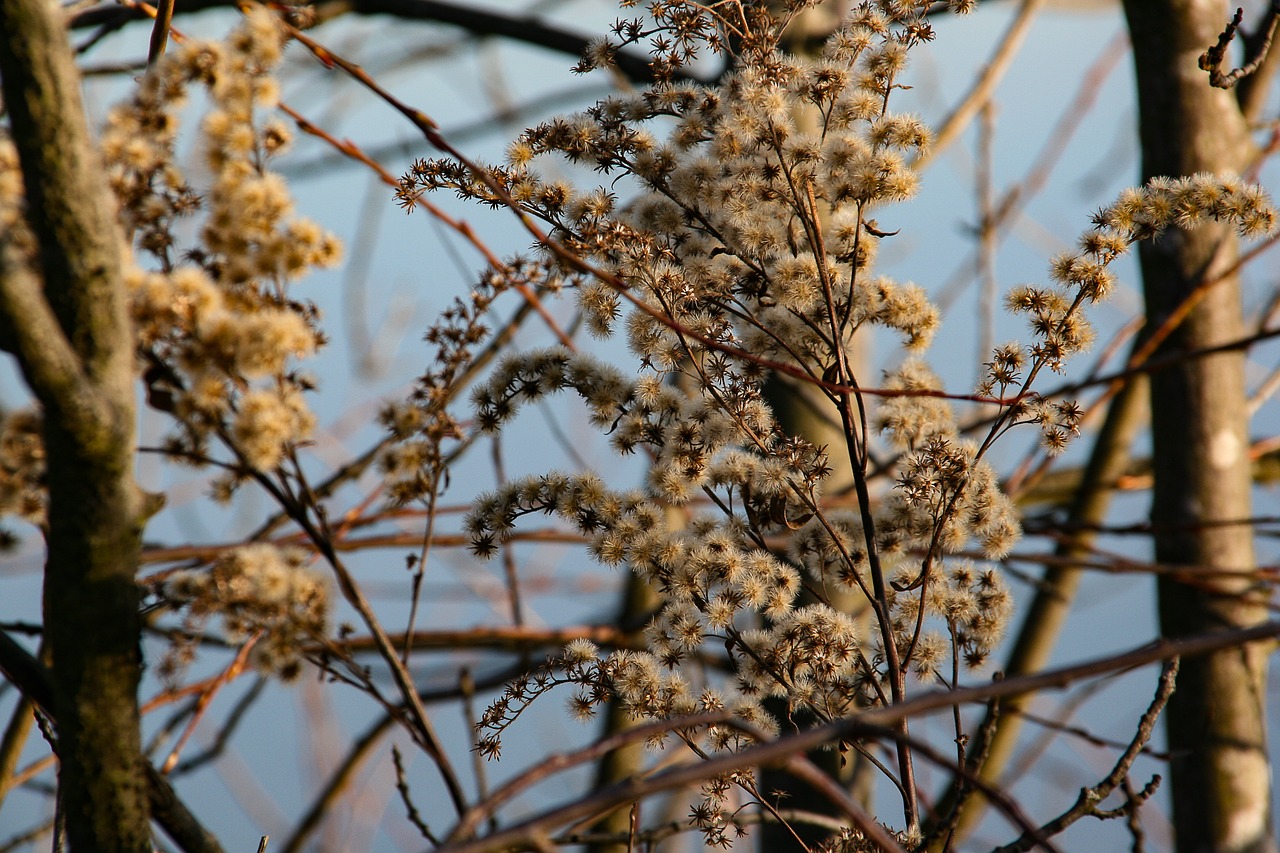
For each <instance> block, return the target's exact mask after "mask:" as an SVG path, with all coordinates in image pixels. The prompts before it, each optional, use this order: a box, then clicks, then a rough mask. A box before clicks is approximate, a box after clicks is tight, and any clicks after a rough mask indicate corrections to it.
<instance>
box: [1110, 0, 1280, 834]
mask: <svg viewBox="0 0 1280 853" xmlns="http://www.w3.org/2000/svg"><path fill="white" fill-rule="evenodd" d="M1125 13H1126V15H1127V17H1128V22H1129V31H1130V34H1131V37H1132V40H1133V53H1134V65H1135V69H1136V73H1137V81H1138V102H1139V116H1140V123H1141V130H1140V135H1141V142H1142V171H1143V178H1144V179H1147V178H1151V177H1154V176H1158V175H1169V176H1173V177H1178V176H1184V175H1191V174H1194V173H1196V172H1215V173H1223V172H1239V171H1240V170H1242V169H1243V168H1244V167H1245V165H1246V163H1247V158H1248V157H1249V155H1250V152H1251V145H1250V140H1249V135H1248V130H1247V127H1246V123H1245V121H1244V118H1243V116H1242V114H1241V111H1240V108H1239V106H1238V104H1237V102H1236V100H1235V98H1234V97H1233V96H1232V95H1231V94H1230V93H1228V92H1226V91H1222V90H1219V89H1213V88H1211V87H1210V86H1209V82H1208V79H1207V75H1206V74H1205V73H1204V72H1202V71H1200V70H1199V69H1198V68H1197V58H1198V57H1199V55H1200V54H1201V53H1202V52H1203V51H1204V50H1205V49H1206V48H1208V47H1209V46H1210V45H1212V44H1214V42H1215V41H1216V40H1217V37H1218V33H1219V32H1220V31H1221V30H1222V28H1223V26H1224V25H1225V24H1226V22H1227V20H1228V10H1227V8H1226V6H1225V5H1224V4H1222V3H1221V2H1216V0H1125ZM1237 255H1238V248H1237V242H1236V238H1235V235H1234V233H1233V232H1232V231H1231V229H1230V228H1228V227H1221V226H1216V225H1213V226H1206V227H1202V228H1198V229H1196V230H1194V231H1190V232H1185V231H1172V232H1170V233H1169V234H1167V235H1166V236H1165V237H1163V238H1162V239H1160V240H1157V241H1155V242H1148V243H1145V244H1144V245H1143V246H1142V248H1141V255H1140V257H1141V263H1142V277H1143V285H1144V291H1145V294H1146V306H1147V317H1148V323H1149V324H1153V325H1158V324H1160V323H1161V322H1163V321H1164V319H1165V318H1167V317H1168V316H1169V315H1170V313H1171V312H1172V311H1173V309H1174V308H1175V307H1176V306H1177V305H1179V304H1180V303H1181V302H1183V300H1185V299H1186V298H1187V296H1188V295H1189V294H1190V293H1191V292H1192V291H1193V290H1194V289H1195V288H1196V287H1197V286H1198V285H1199V284H1200V283H1201V282H1203V281H1205V280H1207V279H1210V278H1214V277H1216V276H1219V275H1221V274H1222V273H1223V272H1224V271H1225V270H1227V269H1229V268H1230V267H1231V265H1232V264H1233V263H1234V262H1235V261H1236V259H1237ZM1242 325H1243V324H1242V316H1241V305H1240V285H1239V281H1238V279H1237V278H1236V277H1235V276H1234V275H1232V276H1228V277H1226V278H1225V279H1224V280H1223V281H1222V282H1220V283H1219V284H1217V285H1215V286H1214V287H1213V288H1212V289H1211V290H1210V291H1209V292H1208V294H1207V295H1206V296H1205V297H1204V299H1203V300H1202V301H1201V302H1200V303H1199V305H1198V306H1197V308H1196V309H1195V311H1193V312H1192V313H1191V315H1190V316H1189V317H1188V318H1187V320H1186V321H1185V322H1184V323H1183V324H1182V325H1181V327H1180V328H1179V329H1178V331H1177V332H1175V333H1174V334H1173V335H1172V336H1171V337H1170V338H1169V339H1168V341H1167V342H1166V343H1165V344H1164V346H1163V347H1162V349H1161V351H1160V353H1158V354H1157V358H1159V357H1160V356H1162V355H1164V356H1167V355H1172V354H1176V353H1178V352H1185V351H1188V350H1195V349H1199V348H1202V347H1210V346H1213V345H1215V344H1219V343H1222V342H1224V341H1228V340H1231V339H1233V338H1236V337H1238V336H1240V335H1241V334H1242ZM1243 369H1244V355H1243V353H1241V352H1239V351H1232V352H1227V353H1219V354H1215V355H1212V356H1210V357H1206V358H1197V359H1194V360H1189V361H1187V362H1184V363H1183V364H1182V365H1180V366H1178V367H1176V368H1174V369H1170V370H1162V371H1159V372H1157V373H1155V374H1153V375H1152V377H1151V413H1152V435H1153V473H1154V477H1155V484H1154V497H1153V503H1152V510H1151V516H1152V522H1153V524H1154V527H1155V530H1156V535H1155V549H1156V559H1157V560H1158V561H1159V562H1161V563H1166V564H1174V563H1181V564H1186V565H1193V566H1196V567H1198V568H1203V569H1204V570H1206V572H1209V571H1212V570H1229V571H1232V572H1239V571H1242V570H1244V571H1247V570H1250V569H1252V568H1254V555H1253V543H1252V538H1251V533H1250V527H1249V524H1248V522H1247V520H1246V519H1248V518H1249V516H1250V467H1249V458H1248V453H1247V449H1248V441H1247V439H1248V436H1247V424H1248V410H1247V408H1246V397H1245V385H1244V370H1243ZM1255 594H1256V592H1255V591H1254V590H1253V589H1252V583H1251V581H1250V580H1249V579H1248V578H1247V577H1240V576H1238V575H1237V576H1230V577H1224V576H1220V575H1219V576H1215V575H1212V574H1208V573H1206V574H1205V575H1204V576H1203V577H1198V578H1195V579H1194V580H1193V581H1191V582H1188V581H1186V580H1180V579H1174V578H1170V577H1167V576H1163V577H1162V578H1161V580H1160V582H1159V609H1160V623H1161V630H1162V631H1163V633H1164V634H1165V635H1166V636H1170V637H1177V636H1182V635H1186V634H1196V633H1202V632H1205V631H1213V630H1223V629H1229V628H1235V627H1240V626H1245V625H1251V624H1255V623H1257V622H1260V621H1262V620H1263V619H1264V618H1265V617H1266V609H1265V605H1264V598H1263V597H1255ZM1265 679H1266V661H1265V651H1264V649H1263V648H1261V647H1258V646H1251V647H1246V648H1240V649H1232V650H1229V651H1225V652H1221V653H1218V654H1215V655H1211V656H1206V657H1198V658H1194V659H1191V660H1186V661H1183V663H1182V670H1181V672H1180V674H1179V676H1178V689H1177V692H1176V693H1175V694H1174V696H1173V699H1172V701H1170V703H1169V706H1168V709H1167V711H1166V712H1165V719H1166V727H1167V731H1168V739H1169V750H1170V752H1171V754H1172V755H1173V759H1172V761H1171V766H1170V775H1171V777H1172V790H1173V817H1174V826H1175V832H1176V835H1177V849H1178V850H1179V851H1181V853H1201V851H1273V850H1275V849H1276V848H1275V844H1274V842H1273V841H1272V840H1271V811H1270V803H1271V783H1270V768H1269V765H1268V760H1267V749H1266V731H1265V713H1264V711H1265V692H1264V691H1265Z"/></svg>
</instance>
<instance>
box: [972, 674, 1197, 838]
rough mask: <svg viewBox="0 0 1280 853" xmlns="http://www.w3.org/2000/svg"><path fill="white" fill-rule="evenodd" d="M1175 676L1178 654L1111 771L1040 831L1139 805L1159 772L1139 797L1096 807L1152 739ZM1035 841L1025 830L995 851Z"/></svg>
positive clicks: (1054, 832) (1053, 831) (1126, 811)
mask: <svg viewBox="0 0 1280 853" xmlns="http://www.w3.org/2000/svg"><path fill="white" fill-rule="evenodd" d="M1177 676H1178V658H1176V657H1175V658H1172V659H1171V660H1169V661H1168V662H1166V663H1165V665H1164V668H1163V669H1162V670H1161V672H1160V685H1159V687H1158V688H1157V689H1156V695H1155V696H1154V697H1153V698H1152V700H1151V704H1150V705H1148V706H1147V710H1146V712H1145V713H1143V715H1142V719H1141V721H1139V723H1138V730H1137V732H1136V733H1135V734H1134V736H1133V740H1132V741H1130V742H1129V747H1128V748H1127V749H1126V750H1125V751H1124V752H1123V753H1122V754H1121V755H1120V758H1119V759H1117V761H1116V763H1115V766H1114V767H1113V768H1112V770H1111V772H1110V773H1109V774H1108V775H1107V777H1106V778H1105V779H1103V780H1102V781H1101V782H1099V783H1098V784H1097V785H1094V786H1093V787H1091V788H1082V789H1081V791H1080V796H1079V797H1077V798H1076V802H1075V804H1074V805H1073V806H1072V807H1071V808H1069V809H1067V810H1066V811H1065V812H1063V813H1062V814H1061V815H1059V816H1058V817H1056V818H1054V819H1053V820H1051V821H1049V822H1048V823H1046V824H1045V825H1044V826H1042V827H1040V833H1041V834H1042V835H1047V836H1053V835H1057V834H1058V833H1060V832H1062V831H1063V830H1065V829H1066V828H1067V827H1069V826H1071V824H1073V823H1075V822H1076V821H1078V820H1080V818H1082V817H1088V816H1093V817H1097V818H1100V819H1106V818H1111V817H1120V816H1121V815H1125V814H1129V813H1130V810H1131V809H1135V808H1136V807H1137V805H1140V804H1141V802H1143V801H1145V800H1146V799H1147V798H1148V797H1150V796H1151V794H1152V793H1154V792H1155V787H1156V785H1158V784H1159V779H1160V777H1159V776H1157V777H1155V778H1154V779H1153V780H1152V782H1151V783H1150V784H1148V785H1147V787H1146V788H1144V789H1143V790H1142V792H1141V793H1140V794H1139V796H1138V797H1135V798H1131V799H1129V800H1128V801H1127V802H1126V803H1125V805H1124V806H1122V807H1121V808H1120V809H1117V810H1102V809H1099V808H1098V804H1099V803H1101V802H1102V801H1103V800H1104V799H1106V798H1107V797H1108V796H1110V794H1111V792H1112V791H1114V790H1115V789H1116V788H1118V787H1120V785H1121V784H1123V783H1124V782H1125V780H1126V779H1127V778H1128V776H1129V768H1130V767H1132V766H1133V762H1134V760H1136V759H1137V757H1138V756H1139V755H1140V754H1141V753H1142V750H1143V748H1144V747H1145V746H1146V745H1147V741H1149V740H1150V739H1151V733H1152V732H1153V731H1154V730H1155V726H1156V719H1157V718H1158V717H1159V716H1160V712H1161V711H1162V710H1164V706H1165V705H1166V704H1168V702H1169V697H1170V696H1172V695H1173V691H1174V686H1175V682H1176V679H1177ZM1036 843H1037V839H1036V838H1034V837H1033V836H1031V835H1030V834H1028V833H1023V834H1022V835H1021V836H1020V837H1019V838H1017V839H1016V840H1015V841H1013V842H1012V843H1010V844H1006V845H1005V846H1003V847H999V848H997V849H996V851H995V853H1024V851H1027V850H1030V849H1031V848H1032V847H1034V846H1035V845H1036Z"/></svg>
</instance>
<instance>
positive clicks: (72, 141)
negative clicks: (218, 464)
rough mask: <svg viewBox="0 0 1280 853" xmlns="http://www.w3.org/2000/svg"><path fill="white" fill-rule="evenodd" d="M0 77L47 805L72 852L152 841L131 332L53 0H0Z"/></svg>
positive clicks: (2, 289) (6, 300) (8, 263)
mask: <svg viewBox="0 0 1280 853" xmlns="http://www.w3.org/2000/svg"><path fill="white" fill-rule="evenodd" d="M0 83H2V84H3V92H4V101H5V106H6V107H7V109H8V112H9V117H10V122H11V127H12V130H13V139H14V143H15V144H16V146H17V148H18V155H19V160H20V161H21V166H22V176H23V182H24V186H25V189H26V198H27V219H28V222H29V224H30V226H31V230H32V232H33V233H34V234H35V236H36V239H37V242H38V245H39V255H40V259H39V275H37V274H35V273H34V272H33V271H31V270H28V269H26V268H24V264H23V262H22V259H20V258H17V257H16V256H15V253H14V252H13V247H12V246H11V245H8V243H7V241H6V240H5V237H4V235H0V251H3V252H4V254H5V256H6V257H5V258H4V262H3V263H0V328H2V329H3V338H4V340H3V344H4V346H5V348H6V349H9V350H10V351H11V352H12V353H13V354H14V355H15V356H16V357H17V359H18V362H19V364H20V365H21V367H22V371H23V374H24V376H25V377H26V380H27V383H28V384H29V385H30V386H31V390H32V391H33V393H34V394H35V396H36V398H37V399H38V400H39V402H40V405H41V409H42V411H43V416H44V441H45V451H46V469H47V480H48V490H49V504H48V525H47V533H46V535H47V541H48V558H47V563H46V567H45V586H44V618H45V622H44V626H45V641H46V643H47V647H48V651H49V654H50V659H51V661H52V665H51V679H52V682H53V691H52V692H53V709H54V717H55V719H56V720H57V752H58V759H59V762H60V768H59V777H58V779H59V781H58V784H59V801H60V802H59V805H60V812H61V814H62V815H63V818H64V820H65V823H66V835H67V839H68V840H69V842H70V846H71V849H72V850H74V851H90V850H92V851H103V853H108V851H150V850H151V849H152V845H151V833H150V826H149V821H148V806H147V781H146V775H145V770H146V768H145V765H144V763H143V759H142V754H141V748H140V734H139V713H138V704H137V688H138V681H139V677H140V674H141V655H140V651H139V648H138V642H139V635H140V622H139V618H138V590H137V585H136V584H135V582H134V572H135V571H136V570H137V566H138V552H139V548H140V546H141V539H140V536H141V527H142V520H143V517H144V510H143V503H144V502H143V500H142V495H141V492H140V491H139V489H138V488H137V486H136V484H135V482H134V479H133V453H134V444H135V441H134V418H135V415H134V397H133V395H134V389H133V386H132V376H133V371H132V361H133V336H132V334H131V332H130V328H129V319H128V313H127V307H126V304H125V292H124V283H123V278H122V274H121V266H120V255H121V248H120V247H121V240H120V237H119V233H118V229H117V226H116V223H115V221H114V215H113V211H114V204H113V202H112V200H111V198H110V195H109V193H108V191H107V189H106V185H105V183H104V181H103V173H102V168H101V166H100V165H99V164H98V163H97V157H96V154H95V152H94V149H93V147H92V145H91V144H90V139H89V132H88V127H87V124H86V121H85V117H84V109H83V107H82V105H81V100H80V89H79V85H80V83H79V75H78V74H77V73H76V70H75V66H74V64H73V61H72V55H71V50H70V46H69V45H68V43H67V35H66V30H65V26H64V24H63V21H62V17H61V14H60V10H59V9H58V7H57V6H56V5H55V4H54V3H51V2H49V0H0Z"/></svg>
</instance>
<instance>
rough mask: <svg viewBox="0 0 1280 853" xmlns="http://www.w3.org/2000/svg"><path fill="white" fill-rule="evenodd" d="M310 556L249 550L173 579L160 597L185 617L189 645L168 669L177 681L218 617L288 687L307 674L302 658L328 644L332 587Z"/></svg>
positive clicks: (176, 652)
mask: <svg viewBox="0 0 1280 853" xmlns="http://www.w3.org/2000/svg"><path fill="white" fill-rule="evenodd" d="M307 562H308V557H307V554H306V552H304V551H301V550H298V549H281V548H277V547H275V546H274V545H265V544H259V545H246V546H244V547H241V548H236V549H235V550H232V551H228V552H226V553H224V554H223V555H222V556H220V557H219V558H218V559H217V560H216V561H215V562H214V563H213V566H212V567H211V568H209V569H207V570H204V569H201V570H184V571H177V572H174V573H173V574H171V575H169V576H168V577H167V578H166V579H165V581H164V583H163V585H162V587H161V594H162V596H163V598H164V599H165V601H166V602H167V603H168V604H169V606H171V607H174V608H180V609H182V610H183V611H184V612H185V620H184V622H183V630H184V631H186V632H187V634H188V637H189V640H188V641H187V642H178V643H176V644H175V645H174V646H173V648H172V650H171V652H170V655H169V657H168V658H167V659H166V661H165V665H164V667H163V669H164V671H165V674H167V675H169V676H172V675H174V674H175V673H176V672H177V671H178V670H179V669H180V667H181V665H182V664H183V663H185V662H186V661H187V660H188V659H189V658H190V654H191V651H192V642H193V641H194V639H195V636H196V635H197V633H198V632H199V631H201V630H202V629H203V628H204V626H205V624H206V623H207V622H208V621H209V620H210V619H212V618H214V617H220V618H221V620H222V628H223V633H224V635H225V637H226V639H227V641H228V642H230V643H236V644H239V643H245V642H248V641H250V640H251V639H252V640H254V646H253V661H254V663H255V664H256V665H257V667H258V668H259V669H261V670H263V671H264V672H269V673H272V674H274V675H277V676H279V677H280V678H283V679H285V680H291V679H293V678H296V677H297V676H298V674H299V673H300V672H301V663H302V655H303V651H304V650H305V649H306V647H307V646H309V645H312V644H314V643H315V642H316V641H318V640H320V639H322V638H323V637H324V636H325V631H326V628H327V625H328V620H329V606H330V601H329V586H328V584H327V583H326V581H325V579H324V578H323V577H322V576H321V575H319V574H317V573H316V572H313V571H312V570H311V569H309V568H308V567H307Z"/></svg>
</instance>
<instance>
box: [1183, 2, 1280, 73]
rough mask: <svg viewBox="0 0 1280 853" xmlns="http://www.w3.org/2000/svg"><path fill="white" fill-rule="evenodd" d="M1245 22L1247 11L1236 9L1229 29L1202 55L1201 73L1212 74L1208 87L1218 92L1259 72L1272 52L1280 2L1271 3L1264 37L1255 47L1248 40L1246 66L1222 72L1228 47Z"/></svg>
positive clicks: (1263, 33) (1279, 19)
mask: <svg viewBox="0 0 1280 853" xmlns="http://www.w3.org/2000/svg"><path fill="white" fill-rule="evenodd" d="M1243 21H1244V9H1240V8H1237V9H1236V13H1235V15H1234V16H1233V17H1232V18H1231V22H1230V23H1228V24H1227V28H1226V29H1225V30H1223V31H1222V34H1221V35H1220V36H1218V43H1217V44H1215V45H1214V46H1213V47H1211V48H1209V49H1208V50H1206V51H1205V52H1204V53H1202V54H1200V60H1199V65H1200V70H1201V71H1208V72H1209V85H1210V86H1213V87H1214V88H1217V89H1230V88H1232V87H1233V86H1235V85H1236V83H1239V82H1240V81H1241V80H1242V79H1243V78H1245V77H1248V76H1249V75H1250V74H1253V73H1255V72H1257V70H1258V68H1260V67H1261V66H1262V63H1263V62H1265V61H1266V59H1267V54H1268V52H1270V50H1271V40H1272V38H1274V37H1275V34H1276V24H1277V23H1280V1H1278V0H1272V3H1271V8H1269V9H1268V10H1267V17H1266V20H1265V21H1264V22H1263V24H1262V31H1263V32H1262V38H1261V40H1259V41H1257V43H1256V44H1253V45H1248V42H1250V41H1252V40H1251V39H1249V38H1248V37H1246V38H1245V39H1244V40H1245V43H1246V45H1248V46H1249V47H1250V48H1252V56H1250V57H1249V58H1248V61H1247V62H1245V64H1244V65H1242V66H1240V67H1239V68H1236V69H1234V70H1232V71H1228V72H1225V73H1224V72H1223V70H1222V63H1223V62H1225V61H1226V59H1227V48H1229V47H1230V46H1231V42H1232V41H1234V40H1235V37H1236V32H1237V31H1238V30H1239V29H1240V24H1241V23H1242V22H1243Z"/></svg>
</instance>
